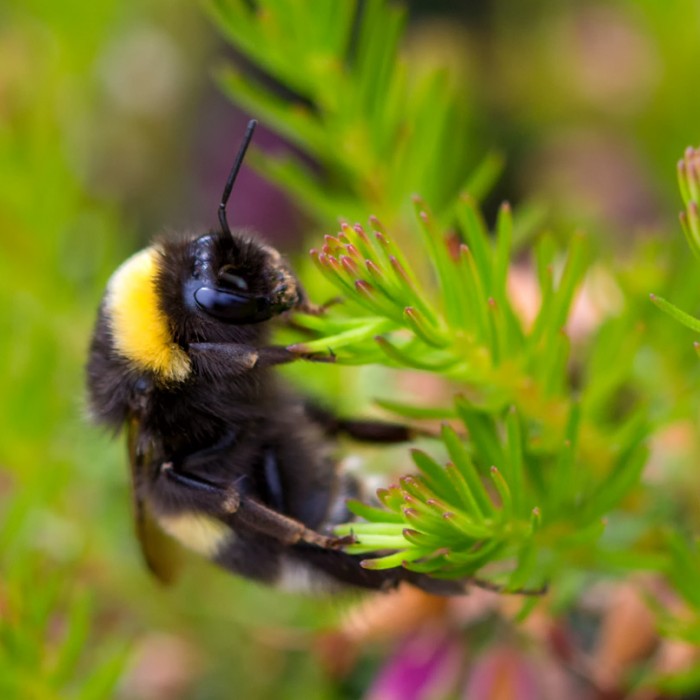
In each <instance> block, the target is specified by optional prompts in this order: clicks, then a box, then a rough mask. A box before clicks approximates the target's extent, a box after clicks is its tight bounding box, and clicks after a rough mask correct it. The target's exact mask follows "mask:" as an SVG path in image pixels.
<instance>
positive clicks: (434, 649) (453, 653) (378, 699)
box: [365, 626, 465, 700]
mask: <svg viewBox="0 0 700 700" xmlns="http://www.w3.org/2000/svg"><path fill="white" fill-rule="evenodd" d="M464 658H465V655H464V648H463V646H462V643H461V642H460V640H459V639H458V638H457V637H456V636H455V635H454V634H453V633H452V632H450V631H449V630H446V629H445V628H442V629H441V628H439V627H435V626H429V627H422V628H421V629H419V630H417V631H416V632H415V633H414V634H412V635H410V636H409V637H406V638H405V639H404V640H403V642H402V643H401V644H399V646H398V648H397V650H396V652H395V653H394V655H393V656H392V658H391V659H390V660H389V662H388V663H387V664H386V665H385V666H384V667H383V668H382V670H381V671H380V673H379V675H378V676H377V678H376V679H375V681H374V683H373V685H372V687H371V688H370V689H369V692H368V693H367V694H366V695H365V700H440V698H446V697H452V694H453V692H454V688H455V685H456V682H457V680H458V677H459V674H460V670H461V667H462V666H463V665H464Z"/></svg>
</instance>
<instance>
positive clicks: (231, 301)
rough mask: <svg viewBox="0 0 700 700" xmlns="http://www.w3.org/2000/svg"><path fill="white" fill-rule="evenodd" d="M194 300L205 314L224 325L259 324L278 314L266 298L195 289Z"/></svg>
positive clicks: (203, 288) (224, 291)
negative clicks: (224, 323) (222, 322)
mask: <svg viewBox="0 0 700 700" xmlns="http://www.w3.org/2000/svg"><path fill="white" fill-rule="evenodd" d="M194 300H195V302H196V303H197V306H198V307H199V308H200V309H202V311H204V312H205V313H206V314H208V315H209V316H213V317H214V318H218V319H219V320H220V321H225V322H226V323H260V322H261V321H267V320H268V319H270V318H272V316H274V315H275V313H279V311H277V310H276V309H275V307H274V306H273V305H272V304H271V303H270V300H269V299H268V298H267V297H264V296H248V295H245V294H237V293H236V292H232V291H229V290H225V289H216V288H213V287H199V288H198V289H196V290H195V292H194Z"/></svg>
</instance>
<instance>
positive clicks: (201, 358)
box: [189, 343, 335, 377]
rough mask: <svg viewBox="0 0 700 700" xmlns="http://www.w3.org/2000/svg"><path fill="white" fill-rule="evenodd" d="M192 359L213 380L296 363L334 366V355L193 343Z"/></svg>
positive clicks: (276, 347) (236, 345) (236, 344)
mask: <svg viewBox="0 0 700 700" xmlns="http://www.w3.org/2000/svg"><path fill="white" fill-rule="evenodd" d="M189 355H190V358H191V359H192V360H193V361H194V363H195V365H196V366H197V368H198V369H199V370H200V372H202V373H204V374H208V375H210V376H213V377H226V376H235V375H237V374H245V373H246V372H249V371H250V370H252V369H253V368H256V367H272V366H274V365H284V364H287V363H288V362H294V361H295V360H300V359H301V360H311V361H314V362H333V361H334V360H335V357H334V356H333V355H321V354H318V353H309V354H306V355H305V354H302V353H293V352H290V351H289V350H287V348H284V347H282V346H279V345H270V346H268V347H264V348H255V347H253V346H252V345H244V344H242V343H191V344H190V346H189Z"/></svg>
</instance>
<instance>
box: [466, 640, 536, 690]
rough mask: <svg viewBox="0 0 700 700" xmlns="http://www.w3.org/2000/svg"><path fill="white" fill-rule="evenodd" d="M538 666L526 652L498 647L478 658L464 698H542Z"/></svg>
mask: <svg viewBox="0 0 700 700" xmlns="http://www.w3.org/2000/svg"><path fill="white" fill-rule="evenodd" d="M542 690H543V689H542V687H541V685H540V683H539V681H538V678H537V669H536V668H535V666H534V664H533V663H532V662H531V661H530V660H529V659H527V657H525V656H524V655H523V654H521V653H519V652H518V651H516V650H515V649H511V648H509V647H496V648H493V649H490V650H488V651H486V652H484V653H483V654H482V655H481V656H479V657H478V659H477V660H476V662H475V663H474V666H473V668H472V672H471V675H470V676H469V680H468V682H467V685H466V687H465V689H464V694H463V695H462V697H463V698H464V700H542V698H543V692H542Z"/></svg>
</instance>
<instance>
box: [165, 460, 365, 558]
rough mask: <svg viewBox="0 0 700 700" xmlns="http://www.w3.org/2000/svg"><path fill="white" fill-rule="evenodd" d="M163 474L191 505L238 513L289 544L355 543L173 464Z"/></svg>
mask: <svg viewBox="0 0 700 700" xmlns="http://www.w3.org/2000/svg"><path fill="white" fill-rule="evenodd" d="M161 474H162V475H163V476H164V477H165V478H166V479H168V480H169V481H170V483H171V484H176V485H177V486H178V487H180V488H183V489H186V498H187V502H188V504H190V505H195V504H196V505H197V506H199V507H200V508H201V509H202V510H205V511H206V512H208V513H211V514H213V515H218V516H219V517H225V516H228V515H232V514H234V513H235V514H236V520H237V521H238V522H239V523H241V524H243V525H245V526H247V527H248V528H249V529H250V530H255V531H256V532H259V533H262V534H265V535H268V536H269V537H272V538H274V539H276V540H279V541H280V542H282V543H284V544H286V545H293V544H297V543H299V542H306V543H308V544H313V545H316V546H317V547H322V548H324V549H337V548H339V547H342V546H343V545H346V544H351V543H352V542H354V541H355V540H354V538H353V537H330V536H327V535H321V534H320V533H318V532H314V531H313V530H310V529H309V528H307V527H306V526H305V525H304V524H303V523H300V522H299V521H298V520H294V519H293V518H289V517H287V516H286V515H282V514H281V513H278V512H277V511H276V510H273V509H272V508H269V507H268V506H266V505H263V504H262V503H259V502H258V501H255V500H253V499H252V498H246V497H245V496H242V495H241V493H240V492H239V491H238V490H236V488H235V487H234V486H228V487H223V486H219V485H217V484H214V483H212V482H210V481H207V480H206V479H201V478H199V477H197V476H194V475H192V474H188V473H184V472H182V471H179V470H176V469H175V468H174V467H173V464H172V462H166V463H165V464H163V465H161Z"/></svg>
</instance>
